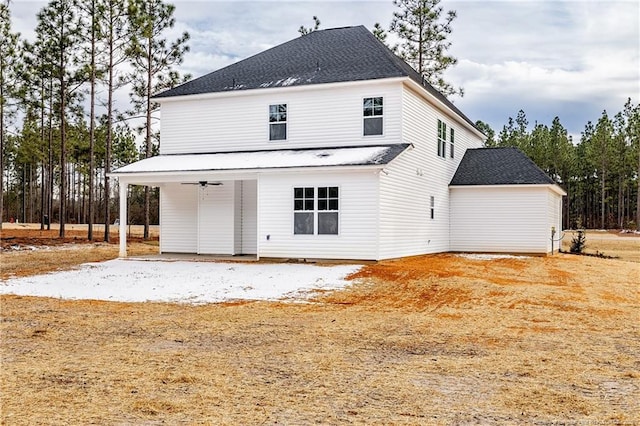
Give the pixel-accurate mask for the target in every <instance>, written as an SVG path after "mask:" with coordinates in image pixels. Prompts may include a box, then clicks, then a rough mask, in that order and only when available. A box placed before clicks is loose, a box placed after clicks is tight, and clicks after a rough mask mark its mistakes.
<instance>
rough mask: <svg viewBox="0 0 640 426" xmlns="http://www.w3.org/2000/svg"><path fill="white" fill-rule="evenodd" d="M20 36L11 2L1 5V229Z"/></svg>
mask: <svg viewBox="0 0 640 426" xmlns="http://www.w3.org/2000/svg"><path fill="white" fill-rule="evenodd" d="M19 38H20V34H18V33H14V32H12V31H11V16H10V11H9V2H8V1H3V2H2V3H0V229H2V222H3V219H4V194H5V191H4V165H5V138H6V134H7V132H6V128H7V124H8V121H9V119H10V117H12V116H13V114H14V113H15V110H16V109H15V107H16V104H15V103H14V102H13V100H15V97H16V95H17V93H16V92H15V88H16V87H17V86H18V79H19V72H18V64H19V58H20V53H19V50H18V49H19Z"/></svg>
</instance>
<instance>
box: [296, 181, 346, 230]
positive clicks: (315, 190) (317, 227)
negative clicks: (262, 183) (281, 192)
mask: <svg viewBox="0 0 640 426" xmlns="http://www.w3.org/2000/svg"><path fill="white" fill-rule="evenodd" d="M299 188H302V190H303V191H304V189H306V188H313V210H304V208H303V210H296V209H295V201H296V200H298V199H299V198H296V196H295V193H296V189H299ZM320 188H327V190H328V189H329V188H336V189H337V190H338V196H337V197H335V198H337V202H338V208H337V209H336V210H330V209H327V210H320V209H319V208H318V207H319V201H320V197H319V192H320V191H319V189H320ZM291 194H292V197H291V202H292V204H291V210H290V211H291V212H292V213H293V215H292V223H291V227H292V229H291V233H292V235H293V236H294V238H297V237H321V238H322V237H339V236H340V234H341V231H342V228H341V223H342V209H341V204H342V203H341V201H340V199H341V194H342V187H341V186H340V185H330V184H311V185H308V184H306V185H305V184H301V185H296V186H292V187H291ZM331 198H332V197H329V193H328V192H327V197H324V198H322V199H323V200H324V199H326V200H327V201H329V200H330V199H331ZM304 199H305V200H306V197H305V198H304ZM303 202H304V201H303ZM303 207H304V206H303ZM296 213H312V214H313V233H310V234H297V233H296V223H295V215H296ZM321 213H336V214H337V215H338V223H337V228H338V229H337V232H336V233H335V234H321V233H319V230H320V222H319V221H320V219H319V217H320V214H321Z"/></svg>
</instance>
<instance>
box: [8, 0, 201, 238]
mask: <svg viewBox="0 0 640 426" xmlns="http://www.w3.org/2000/svg"><path fill="white" fill-rule="evenodd" d="M174 9H175V7H174V6H172V5H168V4H165V3H163V1H162V0H51V1H49V3H48V4H47V5H46V6H45V7H43V8H42V10H40V11H39V12H38V13H37V26H36V28H35V39H34V40H26V39H23V38H22V37H21V35H20V34H18V33H16V32H14V31H13V30H12V27H11V19H10V2H9V1H8V0H2V3H0V155H1V158H0V188H2V197H0V218H1V220H0V227H1V222H2V221H8V220H11V219H13V220H18V221H27V222H40V223H41V227H42V228H44V227H45V226H47V224H50V223H51V221H55V222H58V223H60V236H61V237H64V234H65V224H66V223H75V222H79V223H87V224H89V227H88V229H89V230H88V238H89V239H93V238H94V236H93V223H96V222H99V223H105V224H106V225H107V226H106V227H105V228H106V229H105V233H104V239H105V240H106V241H108V240H109V226H108V225H109V223H111V222H113V219H114V218H115V217H116V212H117V209H118V200H117V197H116V195H117V193H118V191H117V188H114V187H113V185H111V184H110V179H109V178H108V174H109V172H110V171H111V170H112V169H113V168H114V167H119V166H121V165H124V164H128V163H130V162H133V161H136V160H137V159H140V158H146V157H150V156H151V155H153V154H154V151H157V145H158V139H159V138H158V134H157V132H155V131H154V128H155V127H154V120H156V117H154V116H153V112H154V111H156V110H157V108H158V104H156V103H154V102H153V100H152V95H153V94H154V93H157V92H159V91H161V90H164V89H168V88H171V87H174V86H176V85H178V84H180V83H182V82H184V81H185V80H187V79H188V78H189V76H181V75H179V73H178V72H176V71H175V67H176V66H177V65H179V64H181V63H182V60H183V57H184V54H185V52H187V51H188V45H187V41H188V39H189V35H188V34H187V33H183V34H182V35H181V36H180V37H179V38H177V39H175V40H167V39H166V37H165V33H166V32H167V30H169V29H170V28H172V27H173V26H174V23H175V20H174V18H173V13H174ZM125 93H126V94H128V96H129V102H128V104H127V106H128V109H126V110H119V109H118V104H117V102H116V98H118V96H119V95H120V94H125ZM132 119H138V121H139V122H142V124H141V125H139V126H138V127H136V128H132V127H131V125H130V124H129V123H131V120H132ZM137 138H140V139H141V140H142V144H141V148H139V147H138V146H139V145H140V143H137V142H139V141H138V140H137ZM129 202H130V203H131V206H130V210H131V211H130V222H131V223H140V224H144V225H145V237H148V235H149V230H148V229H149V223H151V222H152V221H153V222H156V223H157V220H158V218H157V211H158V210H157V191H151V190H149V188H137V187H134V188H133V189H132V195H131V196H130V197H129ZM154 204H155V206H154ZM154 212H155V213H154Z"/></svg>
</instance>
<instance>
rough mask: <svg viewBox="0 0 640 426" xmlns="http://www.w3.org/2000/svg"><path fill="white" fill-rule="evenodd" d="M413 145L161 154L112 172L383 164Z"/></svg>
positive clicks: (217, 170) (178, 171)
mask: <svg viewBox="0 0 640 426" xmlns="http://www.w3.org/2000/svg"><path fill="white" fill-rule="evenodd" d="M410 146H411V145H410V144H392V145H379V146H357V147H342V148H314V149H283V150H270V151H248V152H247V151H243V152H220V153H213V154H171V155H159V156H156V157H151V158H146V159H144V160H140V161H137V162H135V163H133V164H129V165H127V166H124V167H121V168H119V169H117V170H115V171H113V172H112V173H111V175H112V176H125V175H136V174H149V173H156V174H162V173H182V172H209V171H216V172H229V171H247V170H268V169H286V168H301V167H338V166H384V165H386V164H388V163H389V162H391V161H392V160H393V159H394V158H396V157H397V156H398V155H400V154H401V153H402V152H403V151H405V150H406V149H407V148H409V147H410Z"/></svg>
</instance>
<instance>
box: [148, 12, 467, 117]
mask: <svg viewBox="0 0 640 426" xmlns="http://www.w3.org/2000/svg"><path fill="white" fill-rule="evenodd" d="M393 77H410V78H411V79H412V80H414V81H415V82H416V83H418V84H420V85H421V86H422V87H424V88H425V89H426V90H427V91H428V92H429V93H430V94H431V95H433V96H434V97H436V98H437V99H438V100H440V101H441V102H443V103H444V104H445V105H446V106H447V107H449V108H450V109H451V110H452V111H454V112H455V113H456V114H457V115H458V116H460V117H461V118H462V119H463V120H465V121H466V122H467V123H469V124H470V125H471V126H474V127H475V125H474V123H473V122H472V121H471V120H470V119H469V118H468V117H466V116H465V115H464V114H463V113H462V112H461V111H460V110H459V109H458V108H457V107H456V106H455V105H453V104H452V103H451V102H450V101H449V100H448V99H447V98H446V97H445V96H444V95H442V94H441V93H440V92H438V91H437V90H436V89H434V88H433V87H432V86H431V85H429V84H428V83H426V82H425V81H424V80H423V79H422V77H421V76H420V75H419V74H418V73H417V72H416V71H415V70H414V69H413V68H411V66H409V65H408V64H407V63H405V62H404V61H403V60H402V59H400V58H399V57H398V56H396V55H395V54H394V53H393V52H391V50H389V48H388V47H387V46H385V45H384V44H383V43H382V42H380V41H379V40H378V39H377V38H376V37H375V36H374V35H373V34H372V33H371V32H370V31H369V30H367V29H366V28H365V27H364V26H362V25H361V26H357V27H344V28H333V29H327V30H319V31H313V32H311V33H309V34H307V35H305V36H302V37H297V38H295V39H293V40H290V41H288V42H286V43H283V44H280V45H278V46H275V47H273V48H271V49H268V50H265V51H264V52H261V53H258V54H256V55H254V56H251V57H249V58H246V59H243V60H241V61H239V62H236V63H234V64H231V65H229V66H227V67H224V68H221V69H219V70H217V71H214V72H212V73H209V74H206V75H204V76H202V77H199V78H196V79H194V80H191V81H189V82H187V83H184V84H182V85H180V86H178V87H175V88H173V89H170V90H167V91H165V92H162V93H160V94H158V95H156V96H155V98H169V97H173V96H184V95H195V94H203V93H215V92H230V91H239V90H249V89H266V88H270V87H288V86H302V85H310V84H323V83H337V82H347V81H363V80H376V79H382V78H393Z"/></svg>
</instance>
